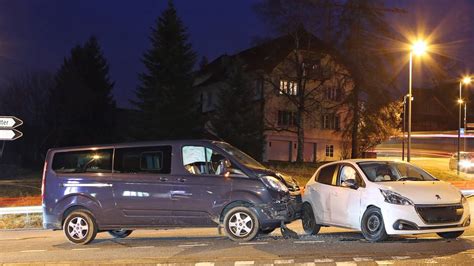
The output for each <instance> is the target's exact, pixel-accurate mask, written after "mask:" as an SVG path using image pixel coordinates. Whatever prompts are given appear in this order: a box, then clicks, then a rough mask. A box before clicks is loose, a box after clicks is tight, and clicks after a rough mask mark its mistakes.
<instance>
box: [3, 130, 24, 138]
mask: <svg viewBox="0 0 474 266" xmlns="http://www.w3.org/2000/svg"><path fill="white" fill-rule="evenodd" d="M21 136H23V133H21V132H20V131H18V130H16V129H0V140H16V139H18V138H20V137H21Z"/></svg>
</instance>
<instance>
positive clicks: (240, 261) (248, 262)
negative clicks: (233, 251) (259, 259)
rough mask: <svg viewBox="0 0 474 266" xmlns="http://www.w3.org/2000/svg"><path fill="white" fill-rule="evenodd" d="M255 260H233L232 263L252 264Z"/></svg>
mask: <svg viewBox="0 0 474 266" xmlns="http://www.w3.org/2000/svg"><path fill="white" fill-rule="evenodd" d="M254 264H255V261H253V260H238V261H236V262H234V265H254Z"/></svg>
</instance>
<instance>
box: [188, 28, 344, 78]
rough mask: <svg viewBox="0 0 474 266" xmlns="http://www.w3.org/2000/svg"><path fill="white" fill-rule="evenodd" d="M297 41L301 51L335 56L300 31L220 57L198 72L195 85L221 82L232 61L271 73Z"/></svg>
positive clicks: (247, 69) (305, 32) (328, 49)
mask: <svg viewBox="0 0 474 266" xmlns="http://www.w3.org/2000/svg"><path fill="white" fill-rule="evenodd" d="M295 36H298V38H295ZM297 39H298V40H299V43H300V44H301V46H300V49H302V50H308V51H318V52H321V51H325V52H327V53H331V54H332V55H334V54H335V53H334V51H332V50H331V49H330V48H329V46H327V45H326V44H325V43H323V42H322V41H321V40H320V39H318V38H317V37H315V36H314V35H312V34H311V33H308V32H307V31H305V30H304V29H300V30H299V31H297V33H296V34H288V35H284V36H281V37H278V38H275V39H272V40H270V41H266V42H264V43H262V44H259V45H257V46H254V47H251V48H249V49H246V50H243V51H241V52H239V53H237V54H235V55H222V56H219V57H218V58H216V59H215V60H213V61H212V62H210V63H209V64H207V65H206V66H205V67H203V68H202V69H201V70H200V71H198V74H197V78H196V81H195V84H194V85H195V86H202V85H206V84H210V83H214V82H218V81H221V80H222V78H223V77H224V74H225V72H226V66H227V65H228V64H229V63H230V62H231V61H232V60H240V61H241V62H242V63H243V64H244V67H245V70H246V71H258V70H262V71H265V72H270V71H272V70H273V69H274V68H275V67H276V66H277V65H278V64H279V63H281V62H282V61H283V60H284V58H286V57H287V56H288V54H289V53H290V52H291V51H292V50H294V49H295V41H296V40H297Z"/></svg>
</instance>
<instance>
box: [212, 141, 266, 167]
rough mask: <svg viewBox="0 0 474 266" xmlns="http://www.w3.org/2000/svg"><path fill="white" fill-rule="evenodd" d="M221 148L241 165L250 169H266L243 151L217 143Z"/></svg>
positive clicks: (226, 144) (223, 143)
mask: <svg viewBox="0 0 474 266" xmlns="http://www.w3.org/2000/svg"><path fill="white" fill-rule="evenodd" d="M214 144H216V145H217V146H218V147H219V148H221V149H223V150H224V151H225V152H227V153H228V154H229V155H232V156H233V157H234V158H235V159H236V160H237V161H239V162H240V163H241V164H243V165H245V166H247V167H250V168H266V167H265V166H263V165H262V164H261V163H259V162H257V161H256V160H255V159H254V158H252V157H250V156H249V155H247V154H246V153H244V152H243V151H241V150H239V149H237V148H236V147H234V146H232V145H230V144H228V143H225V142H215V143H214Z"/></svg>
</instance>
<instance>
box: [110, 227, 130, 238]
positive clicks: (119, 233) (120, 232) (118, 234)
mask: <svg viewBox="0 0 474 266" xmlns="http://www.w3.org/2000/svg"><path fill="white" fill-rule="evenodd" d="M132 232H133V230H123V229H122V230H110V231H109V235H111V236H113V237H114V238H126V237H127V236H129V235H130V234H131V233H132Z"/></svg>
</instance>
